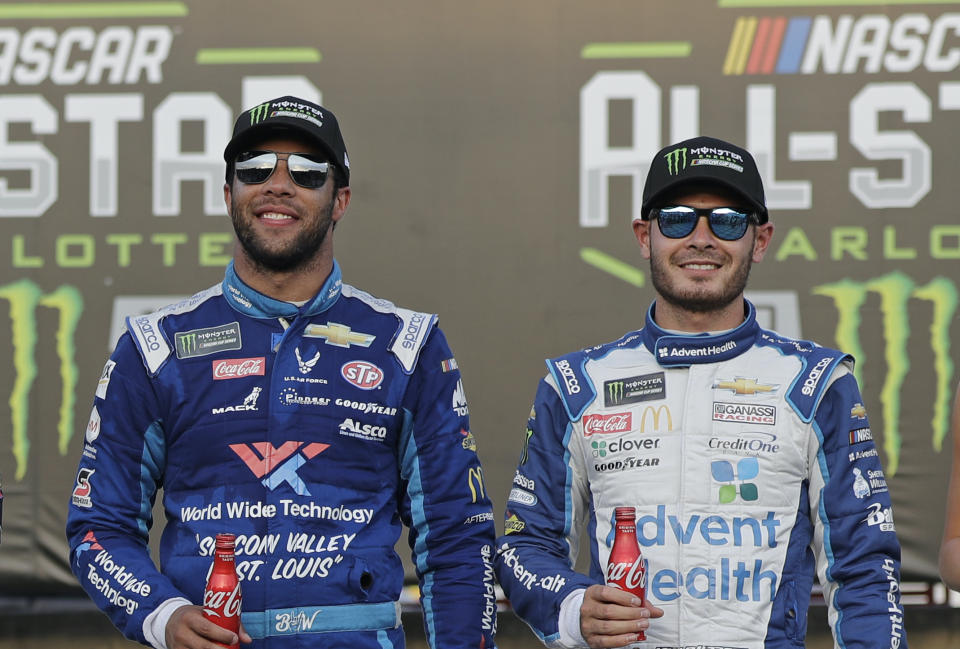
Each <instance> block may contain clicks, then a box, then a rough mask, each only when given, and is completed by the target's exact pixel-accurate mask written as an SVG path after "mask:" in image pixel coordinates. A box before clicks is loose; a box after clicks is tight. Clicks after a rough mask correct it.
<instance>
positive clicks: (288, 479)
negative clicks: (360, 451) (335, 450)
mask: <svg viewBox="0 0 960 649" xmlns="http://www.w3.org/2000/svg"><path fill="white" fill-rule="evenodd" d="M328 448H330V445H329V444H321V443H319V442H309V443H308V442H295V441H290V442H284V443H283V444H281V445H280V446H279V447H276V446H274V445H273V444H271V443H270V442H251V443H246V444H230V450H231V451H233V452H234V453H236V454H237V457H239V458H240V459H241V460H243V463H244V464H246V465H247V468H248V469H250V471H252V472H253V475H255V476H256V477H258V478H261V481H260V482H261V484H263V486H264V487H266V488H267V489H269V490H270V491H273V490H274V489H276V488H277V487H279V486H280V485H282V484H287V485H289V486H290V488H291V489H293V490H294V491H295V492H296V493H297V494H298V495H300V496H309V495H311V494H310V491H309V490H308V489H307V485H306V484H304V482H303V480H302V479H301V478H300V476H299V475H297V471H298V470H299V469H300V467H302V466H303V465H304V464H306V463H307V461H308V460H312V459H313V458H315V457H316V456H318V455H320V454H321V453H323V452H324V451H325V450H327V449H328Z"/></svg>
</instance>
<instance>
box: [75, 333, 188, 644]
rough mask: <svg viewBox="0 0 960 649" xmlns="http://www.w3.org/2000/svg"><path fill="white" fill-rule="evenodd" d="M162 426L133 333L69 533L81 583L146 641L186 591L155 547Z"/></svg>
mask: <svg viewBox="0 0 960 649" xmlns="http://www.w3.org/2000/svg"><path fill="white" fill-rule="evenodd" d="M162 424H163V422H162V418H161V416H160V404H159V403H158V399H157V397H156V395H155V393H154V390H153V389H152V386H151V384H150V381H149V379H148V377H147V374H146V371H145V370H144V367H143V363H142V361H141V358H140V355H139V353H138V352H137V350H136V348H135V346H134V344H133V342H132V340H131V338H130V336H129V335H128V334H125V335H124V336H123V337H122V338H121V339H120V342H119V343H118V345H117V348H116V350H115V351H114V353H113V355H112V356H111V357H110V360H109V361H108V362H107V365H106V367H105V368H104V372H103V375H102V376H101V378H100V382H99V384H98V387H97V391H96V395H95V397H94V405H93V409H92V411H91V416H90V422H89V424H88V425H87V430H86V434H85V439H84V450H83V455H82V456H81V458H80V463H79V467H78V470H77V477H76V481H75V484H74V489H73V493H72V495H71V502H70V507H69V511H68V514H67V529H66V533H67V540H68V542H69V546H70V558H69V561H70V568H71V569H72V570H73V573H74V574H75V575H76V577H77V580H78V581H79V582H80V585H81V586H82V587H83V589H84V590H85V591H86V592H87V594H88V595H90V598H91V599H92V600H93V601H94V603H96V605H97V606H98V607H99V608H100V609H101V610H102V611H103V612H104V613H106V614H107V616H108V617H109V618H110V620H111V621H112V622H113V623H114V625H116V627H117V628H118V629H119V630H120V631H121V632H122V633H123V634H124V635H125V636H126V637H128V638H130V639H132V640H136V641H138V642H141V643H143V644H146V643H147V642H146V639H145V637H144V630H143V624H144V620H145V619H146V617H147V616H148V615H149V614H150V613H151V612H153V610H154V609H155V608H156V607H157V606H159V605H160V604H161V603H162V602H164V601H166V600H168V599H170V598H173V597H182V596H183V595H182V593H180V592H179V591H177V589H176V588H174V587H173V585H172V584H171V583H170V580H169V579H167V578H166V577H165V576H163V575H162V574H161V573H160V571H159V570H158V569H157V567H156V566H155V565H154V563H153V561H152V559H151V558H150V551H149V548H148V546H147V539H148V534H149V530H150V528H151V526H152V523H153V520H152V507H153V503H154V500H155V498H156V494H157V489H158V487H159V486H160V485H161V482H162V475H163V471H164V465H165V455H166V452H165V448H164V437H163V429H162Z"/></svg>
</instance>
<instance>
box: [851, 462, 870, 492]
mask: <svg viewBox="0 0 960 649" xmlns="http://www.w3.org/2000/svg"><path fill="white" fill-rule="evenodd" d="M870 493H871V492H870V483H869V482H867V479H866V478H864V477H863V471H861V470H860V469H858V468H857V467H853V495H854V496H856V497H857V498H866V497H867V496H869V495H870Z"/></svg>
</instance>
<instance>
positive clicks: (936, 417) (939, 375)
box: [813, 271, 960, 476]
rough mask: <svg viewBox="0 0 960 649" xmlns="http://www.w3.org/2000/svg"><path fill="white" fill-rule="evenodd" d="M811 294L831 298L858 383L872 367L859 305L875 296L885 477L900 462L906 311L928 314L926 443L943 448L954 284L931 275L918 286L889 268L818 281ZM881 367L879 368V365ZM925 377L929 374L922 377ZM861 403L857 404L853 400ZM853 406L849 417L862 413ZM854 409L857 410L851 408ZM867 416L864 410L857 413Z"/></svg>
mask: <svg viewBox="0 0 960 649" xmlns="http://www.w3.org/2000/svg"><path fill="white" fill-rule="evenodd" d="M813 293H814V295H823V296H826V297H828V298H831V299H832V300H833V305H834V307H835V308H836V310H837V326H836V328H835V330H836V331H837V332H838V335H837V339H836V344H835V345H834V346H835V347H836V348H838V349H843V350H844V351H847V352H849V353H850V354H851V355H852V356H853V357H854V358H856V359H857V363H856V365H855V366H854V368H853V375H854V377H856V379H857V381H858V382H859V384H860V385H863V372H864V367H867V368H871V367H873V365H872V363H873V362H874V361H873V359H872V358H871V357H870V355H869V354H867V353H866V350H865V349H864V347H863V343H862V341H861V337H860V336H861V329H862V325H863V309H864V305H866V304H871V303H873V301H874V300H871V299H867V297H868V295H870V294H875V295H877V296H879V301H880V307H881V310H882V315H883V317H882V318H877V317H875V316H872V315H871V316H869V317H870V318H871V322H872V321H873V320H874V319H875V320H876V321H878V322H879V323H880V324H881V332H882V335H883V350H882V353H881V354H878V356H879V357H880V361H878V362H883V361H886V367H885V368H884V369H885V371H883V372H882V375H883V384H882V386H881V389H880V395H879V396H880V404H881V407H882V409H883V410H882V416H883V426H884V427H883V450H884V452H885V454H886V462H885V463H884V468H885V469H886V470H887V473H888V474H889V475H891V476H892V475H896V473H897V468H898V467H899V465H900V449H901V447H902V443H903V442H902V436H901V433H900V410H901V403H902V400H903V386H904V383H905V382H906V380H907V374H908V372H909V370H910V353H909V352H908V350H907V343H908V342H909V339H910V331H911V320H912V317H911V313H917V312H919V313H920V314H923V315H922V316H921V317H924V318H925V317H926V314H927V313H930V314H931V315H930V320H929V323H926V322H923V323H922V324H923V326H924V328H925V329H928V330H929V334H924V335H923V337H922V340H923V341H924V342H925V341H927V340H929V341H930V342H929V344H930V351H931V352H933V358H932V361H931V362H929V363H926V364H925V367H930V368H932V369H931V370H930V371H932V374H933V390H932V393H933V405H932V412H933V417H932V419H933V425H932V435H931V438H932V439H931V443H932V446H933V449H934V451H936V452H937V453H939V452H940V451H942V450H943V442H944V439H946V437H947V434H948V432H949V429H950V404H951V400H952V399H953V395H954V391H953V388H954V387H955V386H954V384H953V382H952V381H953V377H952V375H953V359H952V356H951V353H950V348H951V342H952V341H951V336H950V327H951V326H952V324H953V320H954V316H955V315H956V313H957V307H958V305H960V296H958V291H957V287H956V285H955V284H954V282H953V281H951V280H950V279H947V278H946V277H934V278H933V279H931V280H930V281H929V282H927V283H926V284H923V285H917V283H916V282H914V281H913V280H912V279H911V278H910V277H909V276H907V275H906V274H904V273H902V272H900V271H893V272H891V273H888V274H886V275H882V276H880V277H875V278H873V279H867V280H865V281H862V282H854V281H851V280H841V281H839V282H834V283H831V284H821V285H819V286H815V287H814V288H813ZM912 300H920V301H921V302H923V303H928V304H924V305H922V306H921V307H920V308H919V309H911V308H910V306H911V302H912ZM879 367H883V366H879ZM926 376H929V375H926ZM926 376H924V375H921V376H916V377H915V378H914V380H916V381H921V380H923V381H926V380H928V379H927V378H926ZM857 405H859V406H861V407H862V404H857ZM857 405H855V406H854V409H853V410H851V416H857V413H859V412H861V411H860V410H859V409H858V408H857ZM854 410H855V411H856V412H854ZM862 415H863V417H866V411H865V410H863V411H862Z"/></svg>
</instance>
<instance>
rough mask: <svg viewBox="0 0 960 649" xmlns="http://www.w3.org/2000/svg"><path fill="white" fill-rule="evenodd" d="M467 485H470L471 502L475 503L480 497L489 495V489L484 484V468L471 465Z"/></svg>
mask: <svg viewBox="0 0 960 649" xmlns="http://www.w3.org/2000/svg"><path fill="white" fill-rule="evenodd" d="M467 486H468V487H470V502H472V503H475V502H477V499H479V498H486V497H487V490H486V488H485V487H484V485H483V469H482V468H480V467H471V468H469V469H467Z"/></svg>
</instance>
